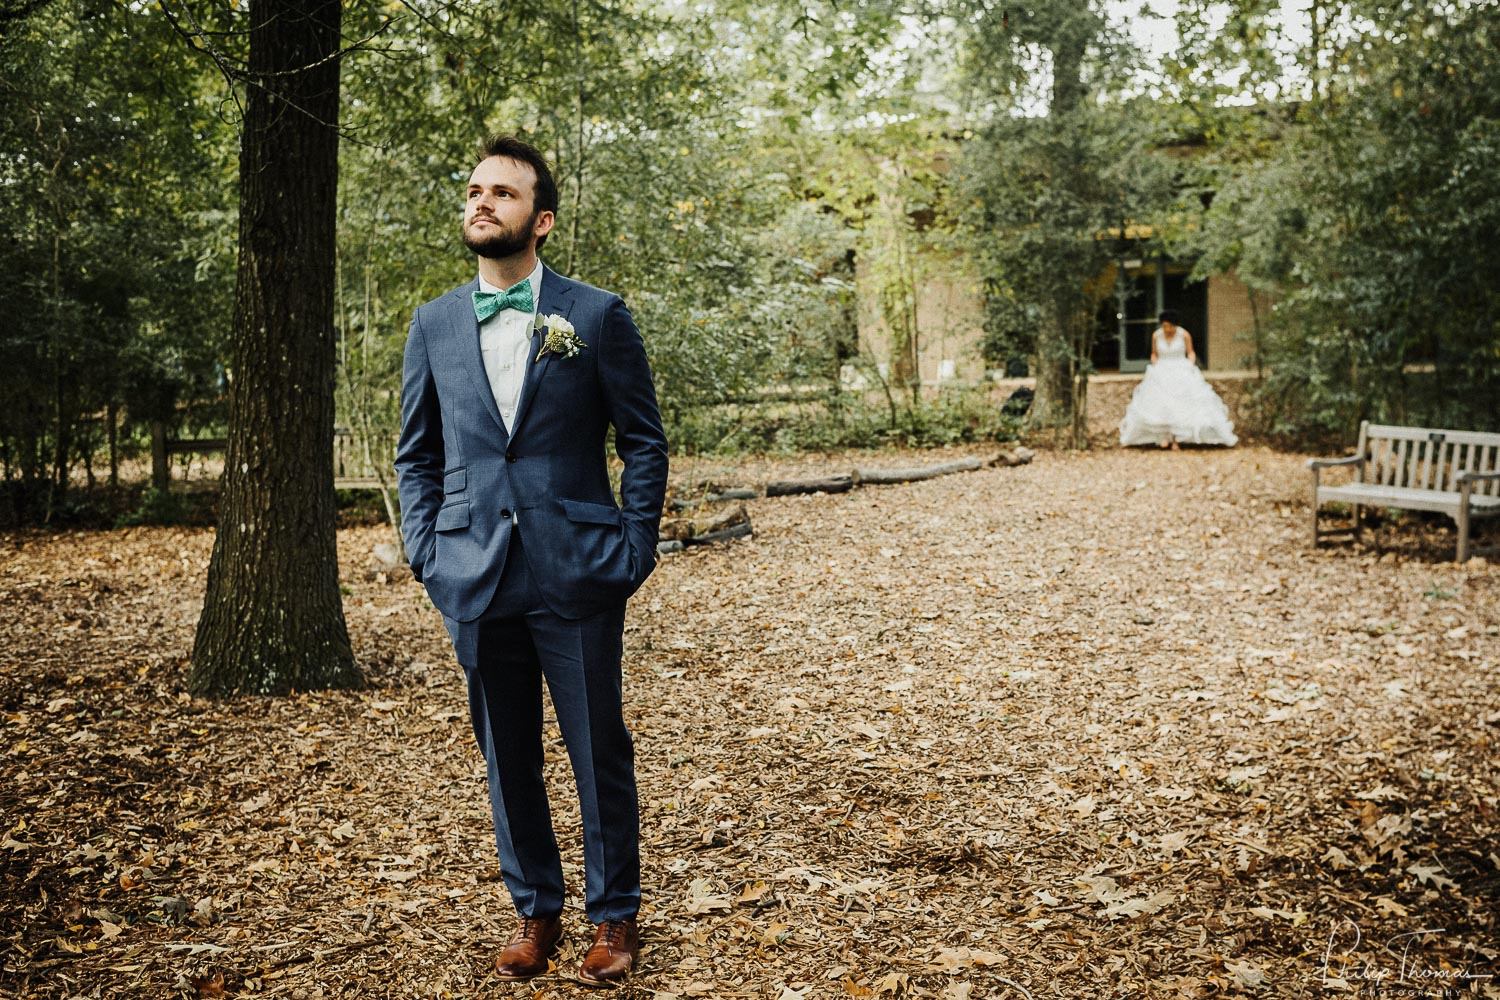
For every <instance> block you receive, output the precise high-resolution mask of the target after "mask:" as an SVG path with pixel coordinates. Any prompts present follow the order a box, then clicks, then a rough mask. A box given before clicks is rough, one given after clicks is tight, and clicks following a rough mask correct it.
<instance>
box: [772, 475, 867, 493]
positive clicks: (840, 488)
mask: <svg viewBox="0 0 1500 1000" xmlns="http://www.w3.org/2000/svg"><path fill="white" fill-rule="evenodd" d="M852 489H854V479H853V478H852V477H850V476H826V477H824V478H822V479H778V480H777V481H775V482H771V483H767V484H766V496H768V497H789V496H793V495H795V494H798V493H848V492H849V491H850V490H852Z"/></svg>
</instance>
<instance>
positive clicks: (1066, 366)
mask: <svg viewBox="0 0 1500 1000" xmlns="http://www.w3.org/2000/svg"><path fill="white" fill-rule="evenodd" d="M1068 333H1069V331H1068V326H1067V319H1066V316H1065V313H1064V312H1063V308H1060V307H1057V306H1054V308H1053V310H1052V315H1050V316H1047V317H1046V318H1045V319H1044V320H1043V321H1042V323H1041V326H1040V327H1039V328H1038V330H1037V335H1036V355H1035V357H1034V358H1033V360H1032V365H1031V370H1032V371H1034V372H1036V395H1035V396H1033V397H1032V400H1031V410H1030V412H1029V413H1028V414H1027V417H1028V419H1027V424H1028V426H1030V427H1031V428H1032V429H1034V430H1050V431H1052V432H1053V434H1054V436H1055V437H1057V438H1059V440H1058V443H1061V440H1060V437H1061V435H1062V433H1063V431H1064V429H1067V430H1069V431H1071V428H1072V425H1073V405H1074V399H1073V366H1072V360H1073V341H1072V337H1070V336H1069V335H1068Z"/></svg>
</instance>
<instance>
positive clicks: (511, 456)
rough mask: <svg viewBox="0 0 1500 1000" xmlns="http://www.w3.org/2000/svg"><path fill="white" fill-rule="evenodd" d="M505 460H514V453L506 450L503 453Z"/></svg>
mask: <svg viewBox="0 0 1500 1000" xmlns="http://www.w3.org/2000/svg"><path fill="white" fill-rule="evenodd" d="M505 460H506V461H507V462H514V461H515V460H516V453H515V452H513V451H507V452H506V453H505Z"/></svg>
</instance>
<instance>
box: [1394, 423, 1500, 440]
mask: <svg viewBox="0 0 1500 1000" xmlns="http://www.w3.org/2000/svg"><path fill="white" fill-rule="evenodd" d="M1434 434H1441V435H1443V437H1444V438H1446V439H1447V440H1449V441H1462V442H1471V443H1474V444H1483V445H1493V444H1500V433H1496V432H1494V431H1455V430H1450V429H1449V428H1446V427H1402V426H1398V425H1395V424H1370V426H1369V428H1368V435H1369V437H1371V438H1391V439H1394V440H1397V441H1401V440H1406V441H1427V440H1430V439H1431V437H1432V435H1434Z"/></svg>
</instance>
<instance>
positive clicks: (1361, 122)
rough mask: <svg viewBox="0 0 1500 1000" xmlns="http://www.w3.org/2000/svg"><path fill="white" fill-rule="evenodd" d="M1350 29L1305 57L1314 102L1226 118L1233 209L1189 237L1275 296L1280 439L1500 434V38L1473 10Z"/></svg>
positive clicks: (1225, 160)
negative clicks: (1448, 431) (1386, 432)
mask: <svg viewBox="0 0 1500 1000" xmlns="http://www.w3.org/2000/svg"><path fill="white" fill-rule="evenodd" d="M1250 6H1253V5H1250ZM1236 9H1239V8H1238V7H1236ZM1256 16H1261V15H1256ZM1342 17H1343V18H1344V20H1342V21H1335V22H1334V23H1332V24H1331V25H1329V24H1324V25H1323V28H1324V30H1325V34H1323V35H1321V36H1319V39H1315V42H1314V45H1313V46H1312V47H1311V48H1310V49H1309V50H1307V51H1304V52H1303V53H1301V59H1302V64H1303V67H1304V68H1305V69H1306V70H1307V71H1308V75H1309V76H1310V77H1311V78H1312V80H1313V86H1314V88H1315V90H1314V93H1313V95H1312V99H1311V100H1309V101H1306V102H1303V103H1301V104H1298V105H1291V106H1285V107H1268V108H1264V109H1260V111H1258V112H1257V113H1255V114H1246V113H1244V112H1243V111H1240V112H1237V113H1233V114H1231V113H1226V112H1225V111H1224V110H1223V109H1219V110H1218V111H1217V112H1215V113H1214V115H1213V119H1214V121H1215V122H1216V123H1218V125H1219V126H1220V127H1219V129H1218V132H1217V134H1216V137H1215V149H1214V152H1213V157H1212V159H1211V160H1210V162H1209V163H1207V164H1206V168H1207V169H1206V170H1205V179H1204V184H1205V186H1208V187H1212V188H1216V189H1217V196H1216V197H1215V198H1214V200H1213V204H1212V206H1211V207H1210V209H1209V210H1208V212H1207V213H1206V214H1205V215H1204V216H1203V218H1202V225H1201V227H1200V229H1199V231H1198V232H1197V233H1188V234H1182V235H1183V243H1184V244H1185V245H1186V246H1187V247H1189V248H1192V249H1195V250H1197V251H1199V252H1201V253H1202V255H1203V256H1202V258H1201V259H1200V263H1199V270H1200V273H1206V272H1208V271H1212V270H1227V269H1229V268H1231V267H1232V268H1235V269H1237V271H1238V273H1239V276H1240V277H1241V278H1242V279H1243V280H1244V281H1245V283H1246V284H1247V286H1249V287H1250V288H1252V289H1254V290H1256V291H1259V292H1261V293H1263V294H1264V296H1265V297H1266V299H1267V300H1268V301H1269V300H1270V299H1273V298H1274V299H1275V300H1277V301H1276V306H1275V309H1274V312H1269V311H1268V315H1267V316H1266V317H1265V323H1264V329H1263V331H1262V333H1261V343H1260V351H1259V353H1260V357H1261V360H1263V361H1264V363H1265V364H1266V366H1267V369H1268V374H1267V376H1266V378H1265V380H1264V382H1263V384H1262V386H1261V388H1260V390H1259V391H1258V393H1257V396H1256V401H1255V402H1256V407H1257V410H1258V412H1259V413H1260V414H1261V420H1262V423H1263V424H1264V427H1265V429H1266V430H1267V431H1268V432H1269V433H1271V434H1273V435H1275V436H1276V437H1278V438H1279V439H1281V440H1283V441H1287V442H1291V443H1298V444H1303V445H1309V446H1312V445H1320V444H1321V445H1326V444H1330V443H1335V442H1345V441H1349V440H1352V438H1353V436H1354V434H1355V433H1356V432H1357V430H1358V426H1359V421H1360V420H1362V419H1372V420H1383V421H1390V422H1398V423H1416V424H1431V425H1437V426H1447V427H1460V428H1473V429H1493V428H1495V427H1500V258H1496V256H1495V255H1494V253H1493V252H1492V249H1491V244H1492V242H1493V234H1494V233H1495V232H1496V231H1497V227H1500V177H1497V174H1496V171H1495V170H1494V163H1495V162H1496V158H1497V154H1500V25H1497V23H1496V22H1495V19H1494V17H1493V15H1492V13H1491V12H1488V11H1486V10H1485V9H1484V5H1482V4H1470V3H1464V2H1460V3H1454V4H1450V5H1444V6H1443V7H1441V8H1428V7H1425V6H1415V5H1401V4H1398V5H1394V6H1385V5H1364V4H1357V5H1352V6H1351V8H1350V9H1349V10H1347V11H1345V12H1344V13H1343V14H1342ZM1251 20H1252V21H1253V20H1254V18H1251Z"/></svg>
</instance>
